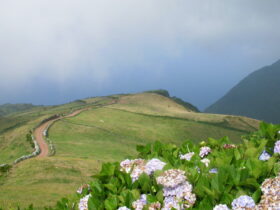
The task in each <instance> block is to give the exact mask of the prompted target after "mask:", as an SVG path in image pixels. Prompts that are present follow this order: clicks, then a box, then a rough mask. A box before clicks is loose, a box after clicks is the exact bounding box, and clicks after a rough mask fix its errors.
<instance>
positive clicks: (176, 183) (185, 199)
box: [156, 169, 196, 210]
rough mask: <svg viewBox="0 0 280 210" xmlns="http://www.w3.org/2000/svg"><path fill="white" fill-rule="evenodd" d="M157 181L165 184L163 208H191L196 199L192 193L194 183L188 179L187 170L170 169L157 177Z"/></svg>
mask: <svg viewBox="0 0 280 210" xmlns="http://www.w3.org/2000/svg"><path fill="white" fill-rule="evenodd" d="M156 180H157V183H158V184H161V185H163V186H164V188H163V195H164V197H165V199H164V206H163V209H165V210H167V209H172V208H175V209H185V208H190V207H191V206H193V205H194V203H195V201H196V196H195V194H193V193H192V189H193V187H192V185H191V184H190V183H189V182H188V181H186V176H185V172H184V171H182V170H179V169H170V170H167V171H165V172H164V173H163V174H162V175H161V176H159V177H157V179H156Z"/></svg>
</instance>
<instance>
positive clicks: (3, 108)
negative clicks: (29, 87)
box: [0, 104, 36, 116]
mask: <svg viewBox="0 0 280 210" xmlns="http://www.w3.org/2000/svg"><path fill="white" fill-rule="evenodd" d="M34 107H36V106H34V105H33V104H3V105H0V116H4V115H8V114H11V113H14V112H22V111H27V110H30V109H32V108H34Z"/></svg>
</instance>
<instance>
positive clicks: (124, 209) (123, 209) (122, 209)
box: [118, 206, 130, 210]
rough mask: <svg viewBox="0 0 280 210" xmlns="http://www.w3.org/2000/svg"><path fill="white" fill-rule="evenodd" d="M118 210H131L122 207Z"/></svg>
mask: <svg viewBox="0 0 280 210" xmlns="http://www.w3.org/2000/svg"><path fill="white" fill-rule="evenodd" d="M118 210H130V209H129V208H127V207H126V206H122V207H119V208H118Z"/></svg>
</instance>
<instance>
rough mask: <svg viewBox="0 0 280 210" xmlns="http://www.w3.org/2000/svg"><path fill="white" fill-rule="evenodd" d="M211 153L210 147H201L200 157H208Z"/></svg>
mask: <svg viewBox="0 0 280 210" xmlns="http://www.w3.org/2000/svg"><path fill="white" fill-rule="evenodd" d="M210 152H211V148H210V147H206V146H205V147H201V148H200V151H199V156H200V157H201V158H203V157H205V156H207V155H208V154H209V153H210Z"/></svg>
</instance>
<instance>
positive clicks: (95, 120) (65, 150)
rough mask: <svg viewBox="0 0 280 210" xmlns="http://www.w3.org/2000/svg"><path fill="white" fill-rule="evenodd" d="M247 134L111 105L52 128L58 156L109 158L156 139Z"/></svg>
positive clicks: (175, 140)
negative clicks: (134, 111) (130, 110)
mask: <svg viewBox="0 0 280 210" xmlns="http://www.w3.org/2000/svg"><path fill="white" fill-rule="evenodd" d="M244 134H246V132H242V131H236V130H232V129H228V128H224V127H221V126H219V125H215V124H209V123H201V122H195V121H189V120H185V119H179V118H172V117H159V116H151V115H143V114H137V113H131V112H126V111H121V110H115V109H109V108H100V109H93V110H91V111H87V112H83V113H81V114H80V115H79V116H77V117H74V118H69V119H65V120H63V121H59V122H58V123H56V125H55V126H53V127H52V128H51V129H50V139H52V140H53V142H54V144H55V146H56V149H57V153H56V156H62V157H78V158H91V159H96V160H106V161H111V160H121V159H122V158H124V157H126V156H130V155H133V154H135V147H136V145H138V144H147V143H149V142H153V141H156V140H159V141H161V142H166V143H167V142H171V143H174V144H181V143H182V142H183V141H185V140H187V139H191V140H193V141H194V142H199V141H202V140H206V139H207V137H213V138H221V137H223V136H225V135H227V136H229V137H230V138H231V139H233V140H234V141H235V142H239V141H240V136H241V135H244Z"/></svg>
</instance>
